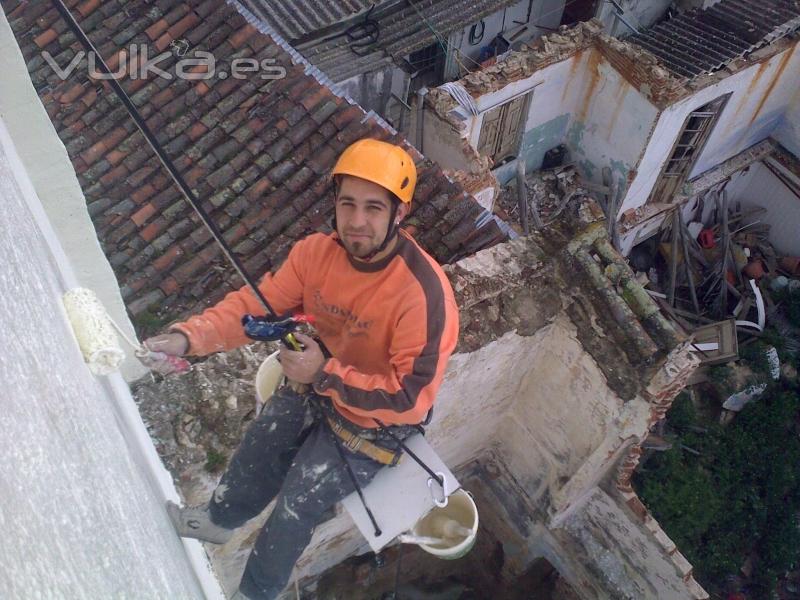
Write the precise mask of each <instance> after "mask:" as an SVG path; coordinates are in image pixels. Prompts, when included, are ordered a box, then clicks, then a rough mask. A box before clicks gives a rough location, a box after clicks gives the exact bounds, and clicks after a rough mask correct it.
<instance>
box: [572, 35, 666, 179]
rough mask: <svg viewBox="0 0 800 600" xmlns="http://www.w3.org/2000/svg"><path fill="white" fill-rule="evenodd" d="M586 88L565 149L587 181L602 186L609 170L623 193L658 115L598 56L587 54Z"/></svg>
mask: <svg viewBox="0 0 800 600" xmlns="http://www.w3.org/2000/svg"><path fill="white" fill-rule="evenodd" d="M582 60H583V62H584V64H585V70H584V76H583V78H582V84H583V87H582V89H581V90H580V92H577V91H576V93H577V99H578V106H577V109H576V111H575V114H574V115H573V119H572V122H571V124H570V130H569V132H568V135H567V146H568V147H569V148H570V151H571V153H572V155H573V157H574V158H575V159H576V160H577V162H578V168H579V169H580V171H581V173H582V174H583V176H584V177H586V178H587V179H589V180H592V181H595V182H597V183H600V182H601V181H602V176H601V169H602V168H603V167H610V168H611V170H612V176H613V177H614V178H615V179H616V180H617V183H618V184H619V189H620V193H624V192H625V191H626V190H627V184H628V180H629V178H630V177H631V174H632V172H633V171H635V169H636V165H637V164H638V162H639V159H640V157H641V155H642V153H643V152H644V149H645V147H646V145H647V141H648V137H649V135H650V132H651V129H652V126H653V123H654V122H655V120H656V118H657V117H658V110H657V109H656V107H655V106H653V105H652V104H651V103H650V101H649V100H648V99H647V98H645V97H644V96H643V95H642V94H641V93H640V92H639V91H638V90H636V89H635V88H634V87H632V86H631V85H630V84H629V83H628V82H627V81H626V80H625V78H624V77H623V76H622V75H621V74H620V73H619V72H618V71H617V70H616V69H615V68H614V67H612V66H611V64H610V63H609V62H608V61H607V60H606V59H605V57H603V55H602V54H600V53H599V52H598V51H596V50H591V51H590V52H586V53H584V56H583V57H582Z"/></svg>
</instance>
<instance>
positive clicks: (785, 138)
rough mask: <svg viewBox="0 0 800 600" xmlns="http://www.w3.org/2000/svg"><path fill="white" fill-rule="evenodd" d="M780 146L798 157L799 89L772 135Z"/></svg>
mask: <svg viewBox="0 0 800 600" xmlns="http://www.w3.org/2000/svg"><path fill="white" fill-rule="evenodd" d="M772 137H774V138H775V139H776V140H778V142H779V143H780V144H782V145H783V147H784V148H786V149H787V150H788V151H789V152H791V153H792V154H794V155H795V156H800V89H798V90H797V92H796V93H795V95H794V98H793V99H792V103H791V104H790V105H789V107H788V108H787V109H786V113H785V114H784V115H783V120H782V121H781V122H780V123H778V126H777V127H776V128H775V131H774V132H773V133H772Z"/></svg>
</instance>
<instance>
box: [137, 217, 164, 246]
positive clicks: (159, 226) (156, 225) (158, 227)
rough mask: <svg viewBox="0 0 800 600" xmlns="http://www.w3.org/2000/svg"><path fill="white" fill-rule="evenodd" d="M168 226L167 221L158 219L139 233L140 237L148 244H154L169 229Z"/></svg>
mask: <svg viewBox="0 0 800 600" xmlns="http://www.w3.org/2000/svg"><path fill="white" fill-rule="evenodd" d="M167 225H168V223H167V221H166V220H165V219H156V220H155V221H153V222H152V223H150V224H149V225H148V226H147V227H145V228H144V229H142V230H141V231H140V232H139V237H141V238H142V239H143V240H144V241H146V242H152V241H153V240H154V239H156V238H157V237H158V236H159V234H160V233H161V232H162V231H164V230H165V229H166V228H167Z"/></svg>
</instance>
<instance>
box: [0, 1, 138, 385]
mask: <svg viewBox="0 0 800 600" xmlns="http://www.w3.org/2000/svg"><path fill="white" fill-rule="evenodd" d="M0 71H2V73H3V84H2V85H0V118H2V119H3V121H4V122H5V124H6V126H7V127H8V131H9V133H10V136H11V138H12V139H13V140H14V144H15V146H16V149H17V152H18V153H19V156H20V158H21V159H22V162H23V164H24V165H25V169H26V171H27V174H28V176H29V177H30V179H31V181H32V182H33V186H34V188H36V193H37V195H38V197H39V199H40V200H41V202H42V205H43V207H44V210H45V212H46V213H47V215H48V217H49V219H50V221H51V222H52V223H55V224H56V233H57V235H58V239H59V242H60V244H61V246H62V247H63V248H64V250H65V251H66V253H67V255H68V256H69V259H70V261H71V263H72V266H73V268H74V270H75V274H76V276H77V281H78V284H79V285H81V286H83V287H88V288H90V289H92V290H94V291H95V292H96V293H97V295H98V297H99V298H100V300H101V301H102V303H103V305H104V306H105V307H106V310H108V312H109V314H110V315H111V317H112V318H113V319H114V320H115V321H116V322H117V323H118V324H119V325H120V326H121V327H122V328H123V330H125V332H126V333H127V334H128V336H129V337H135V332H134V330H133V326H132V325H131V323H130V320H129V319H128V314H127V312H126V310H125V305H124V303H123V301H122V296H121V295H120V292H119V285H118V283H117V280H116V277H115V276H114V272H113V271H112V270H111V265H109V263H108V260H107V259H106V257H105V254H104V253H103V251H102V249H101V248H100V243H99V241H98V240H97V233H96V232H95V229H94V226H93V225H92V221H91V219H90V218H89V213H88V211H87V210H86V199H85V198H84V196H83V192H82V191H81V188H80V184H79V183H78V178H77V177H76V176H75V171H74V169H73V168H72V163H71V162H70V160H69V157H68V156H67V151H66V149H65V148H64V145H63V144H62V143H61V140H60V139H59V138H58V134H57V133H56V131H55V129H54V128H53V124H52V123H51V121H50V119H49V117H48V116H47V113H46V112H45V110H44V107H43V106H42V103H41V102H40V101H39V97H38V96H37V94H36V91H35V90H34V88H33V84H32V83H31V80H30V77H29V76H28V70H27V68H26V66H25V62H24V59H23V57H22V53H21V52H20V49H19V46H18V45H17V42H16V40H15V39H14V35H13V33H12V32H11V29H10V27H9V26H8V20H7V19H6V16H5V14H4V13H3V12H2V11H0ZM126 354H127V355H128V357H127V359H126V361H125V363H124V364H123V367H122V372H123V375H124V376H125V378H126V379H127V380H128V381H132V380H134V379H137V378H139V377H141V376H142V375H144V374H145V373H146V372H147V371H146V370H145V369H144V367H142V366H141V364H139V362H138V361H137V360H136V359H135V358H134V357H133V352H131V351H130V350H129V349H126Z"/></svg>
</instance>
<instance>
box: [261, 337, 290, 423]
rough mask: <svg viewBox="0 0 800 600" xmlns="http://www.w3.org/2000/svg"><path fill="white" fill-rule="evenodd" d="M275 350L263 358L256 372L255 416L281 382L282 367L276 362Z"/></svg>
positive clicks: (276, 352)
mask: <svg viewBox="0 0 800 600" xmlns="http://www.w3.org/2000/svg"><path fill="white" fill-rule="evenodd" d="M279 352H280V351H279V350H278V351H275V352H273V353H272V354H270V355H269V356H268V357H267V358H265V359H264V362H262V363H261V366H260V367H258V372H257V373H256V416H258V415H259V414H261V409H262V408H263V407H264V404H266V403H267V400H269V399H270V397H271V396H272V394H274V393H275V390H276V389H278V386H280V385H281V383H282V382H283V379H284V377H283V368H282V367H281V363H279V362H278V353H279Z"/></svg>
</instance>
